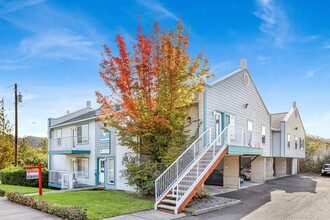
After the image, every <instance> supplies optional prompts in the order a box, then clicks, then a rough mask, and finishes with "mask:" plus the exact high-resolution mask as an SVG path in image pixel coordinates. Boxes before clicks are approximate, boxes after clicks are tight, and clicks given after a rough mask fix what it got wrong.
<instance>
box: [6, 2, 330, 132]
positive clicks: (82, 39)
mask: <svg viewBox="0 0 330 220" xmlns="http://www.w3.org/2000/svg"><path fill="white" fill-rule="evenodd" d="M329 6H330V2H329V3H328V2H327V1H321V0H314V1H313V4H311V2H310V1H293V0H289V1H284V0H251V1H243V0H240V1H238V0H237V1H235V0H233V1H218V0H212V1H211V0H205V1H197V0H196V1H188V0H182V1H148V0H137V1H105V0H103V1H101V0H100V1H91V0H90V1H87V0H86V1H81V0H71V1H55V0H48V1H46V0H12V1H7V0H0V30H1V35H0V97H4V98H5V101H6V105H7V106H6V107H7V114H8V117H9V119H10V120H11V121H12V122H14V120H13V114H14V112H13V109H14V106H13V102H14V98H13V87H11V86H12V85H13V84H14V83H15V82H17V83H18V84H19V90H20V91H21V92H22V94H23V95H24V102H23V103H22V104H21V105H20V107H19V117H20V122H19V123H20V129H19V135H20V136H23V135H37V136H46V134H47V118H49V117H59V116H61V115H63V114H64V113H65V112H66V111H67V110H70V111H74V110H77V109H80V108H82V107H84V106H85V101H86V100H92V103H93V107H97V104H96V102H95V95H94V92H95V91H96V90H99V91H101V92H104V93H106V92H108V90H107V88H106V87H105V86H104V84H103V82H102V80H101V79H100V78H99V75H98V70H99V62H100V60H101V53H102V45H104V44H107V45H108V46H109V47H110V48H112V49H115V48H114V47H115V43H114V39H115V36H116V34H117V33H118V32H119V33H121V34H123V36H124V37H125V39H126V40H128V41H129V40H131V39H133V38H134V35H135V33H136V26H137V25H138V24H139V18H141V22H142V24H143V26H144V27H145V29H148V28H149V27H150V24H151V22H154V21H156V17H157V15H158V21H159V23H160V25H161V27H163V28H166V29H167V28H172V27H174V26H175V24H176V21H177V20H178V19H182V20H183V22H184V25H185V26H186V27H187V28H189V31H188V32H189V34H190V49H189V50H190V53H191V54H197V53H199V52H200V51H203V52H204V53H205V54H206V56H207V58H208V59H209V60H210V67H211V69H212V70H213V72H214V73H215V74H216V77H215V79H217V78H219V77H221V76H224V75H226V74H228V73H230V72H231V71H233V70H236V69H237V68H238V67H239V59H240V58H242V57H245V58H247V60H248V69H249V71H250V73H251V75H252V77H253V79H254V81H255V83H256V85H257V88H258V90H259V92H260V94H261V96H262V97H263V99H264V102H265V104H266V105H267V107H268V110H269V111H270V112H271V113H277V112H284V111H289V109H290V107H291V105H292V101H297V106H298V108H299V110H300V114H301V117H302V119H303V122H304V125H305V129H306V131H307V133H308V134H313V135H319V136H322V137H330V129H329V128H330V101H329V97H330V90H329V85H330V72H329V70H328V69H329V66H330V62H329V61H330V23H329V19H330V15H329V13H328V8H329Z"/></svg>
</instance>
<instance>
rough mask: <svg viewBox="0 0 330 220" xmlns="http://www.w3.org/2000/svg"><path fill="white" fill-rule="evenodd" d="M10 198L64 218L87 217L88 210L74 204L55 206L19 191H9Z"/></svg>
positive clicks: (82, 218) (8, 196) (83, 218)
mask: <svg viewBox="0 0 330 220" xmlns="http://www.w3.org/2000/svg"><path fill="white" fill-rule="evenodd" d="M7 198H8V200H10V201H12V202H15V203H18V204H21V205H25V206H29V207H31V208H34V209H37V210H40V211H43V212H47V213H49V214H52V215H56V216H58V217H60V218H63V219H68V220H73V219H81V220H85V219H87V213H86V210H83V209H81V208H80V207H75V206H74V207H72V206H55V205H52V204H49V203H47V202H45V201H42V200H35V199H34V198H32V197H28V196H24V195H22V194H20V193H18V192H9V193H8V194H7Z"/></svg>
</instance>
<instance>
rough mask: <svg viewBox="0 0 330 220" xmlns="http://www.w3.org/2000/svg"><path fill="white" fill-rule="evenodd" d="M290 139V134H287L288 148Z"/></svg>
mask: <svg viewBox="0 0 330 220" xmlns="http://www.w3.org/2000/svg"><path fill="white" fill-rule="evenodd" d="M290 141H291V140H290V134H288V148H290V144H291V143H290Z"/></svg>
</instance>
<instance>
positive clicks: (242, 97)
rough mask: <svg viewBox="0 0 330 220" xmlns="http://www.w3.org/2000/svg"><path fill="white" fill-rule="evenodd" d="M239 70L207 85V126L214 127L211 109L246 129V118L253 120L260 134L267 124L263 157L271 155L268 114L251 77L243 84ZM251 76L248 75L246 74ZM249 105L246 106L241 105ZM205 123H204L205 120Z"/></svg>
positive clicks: (254, 127)
mask: <svg viewBox="0 0 330 220" xmlns="http://www.w3.org/2000/svg"><path fill="white" fill-rule="evenodd" d="M245 72H246V73H247V71H246V70H242V71H240V72H238V73H237V74H235V75H233V76H231V77H229V78H227V79H225V80H224V81H222V82H220V83H218V84H216V85H214V86H212V87H207V88H206V100H204V101H205V102H206V106H205V111H206V128H210V127H211V128H212V129H214V128H215V118H214V115H213V114H212V112H213V111H220V112H223V113H228V114H231V115H235V116H236V126H238V127H243V128H245V129H246V128H247V120H251V121H253V129H254V130H256V131H258V132H260V133H261V125H265V126H266V144H265V145H264V146H262V147H263V156H270V153H271V152H270V142H271V138H270V115H269V113H268V111H267V109H266V108H265V106H264V104H263V102H262V100H261V98H260V96H259V95H258V92H257V89H256V87H255V85H254V84H253V82H252V80H251V79H250V80H249V85H248V86H246V85H245V84H244V81H243V77H244V73H245ZM249 77H250V76H249ZM245 104H248V107H247V108H245V107H244V105H245ZM204 123H205V122H204Z"/></svg>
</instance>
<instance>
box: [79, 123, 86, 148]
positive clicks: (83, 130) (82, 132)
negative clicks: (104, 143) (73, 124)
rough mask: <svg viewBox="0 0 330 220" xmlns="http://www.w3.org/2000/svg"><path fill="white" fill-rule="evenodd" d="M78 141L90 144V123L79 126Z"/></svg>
mask: <svg viewBox="0 0 330 220" xmlns="http://www.w3.org/2000/svg"><path fill="white" fill-rule="evenodd" d="M77 143H78V144H88V124H86V125H81V126H78V127H77Z"/></svg>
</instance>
